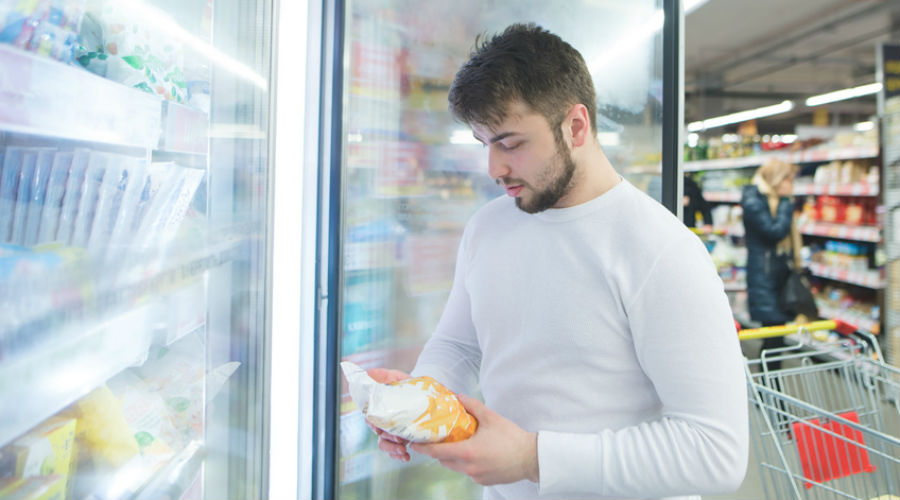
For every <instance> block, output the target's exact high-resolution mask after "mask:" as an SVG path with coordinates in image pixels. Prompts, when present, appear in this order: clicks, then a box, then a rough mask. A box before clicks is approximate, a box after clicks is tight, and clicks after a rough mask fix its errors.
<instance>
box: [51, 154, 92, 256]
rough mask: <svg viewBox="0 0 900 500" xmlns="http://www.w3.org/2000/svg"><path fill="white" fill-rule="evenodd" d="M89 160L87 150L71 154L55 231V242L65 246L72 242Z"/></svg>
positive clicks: (89, 156) (89, 155)
mask: <svg viewBox="0 0 900 500" xmlns="http://www.w3.org/2000/svg"><path fill="white" fill-rule="evenodd" d="M90 158H91V152H90V151H89V150H87V149H77V150H75V152H74V153H73V154H72V165H71V166H70V167H69V175H68V176H67V177H66V188H65V192H64V193H63V199H62V205H61V206H60V210H59V227H58V228H57V230H56V241H59V242H60V243H63V244H66V245H68V244H69V243H71V242H72V232H73V231H74V229H75V217H76V216H77V215H78V205H79V203H80V202H81V186H83V185H84V174H85V172H86V171H87V165H88V162H89V161H90Z"/></svg>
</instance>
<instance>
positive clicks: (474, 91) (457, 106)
mask: <svg viewBox="0 0 900 500" xmlns="http://www.w3.org/2000/svg"><path fill="white" fill-rule="evenodd" d="M448 100H449V102H450V112H451V113H453V115H454V116H455V117H456V118H457V119H459V120H461V121H463V122H465V123H466V124H468V125H470V126H471V125H476V124H480V125H487V126H489V127H493V126H497V125H499V124H500V123H502V122H503V120H504V119H506V112H507V109H508V106H509V105H510V104H511V103H512V102H514V101H521V102H523V103H525V104H527V105H528V106H529V107H530V108H531V109H533V110H534V111H536V112H538V113H540V114H541V115H543V116H544V117H545V118H546V119H547V121H548V122H549V123H550V126H551V127H552V128H553V131H554V134H559V133H560V132H559V131H558V129H559V125H560V124H561V123H562V121H563V119H564V118H565V116H566V114H567V113H568V111H569V109H571V107H572V106H573V105H575V104H579V103H580V104H583V105H584V106H585V107H586V108H587V110H588V117H589V119H590V126H591V130H592V131H595V132H596V126H595V124H594V121H595V120H596V118H595V116H596V113H597V97H596V93H595V91H594V83H593V81H592V80H591V74H590V72H589V71H588V68H587V64H585V62H584V58H582V57H581V54H580V53H579V52H578V51H577V50H575V48H574V47H572V46H571V45H569V44H568V43H566V42H565V41H564V40H563V39H562V38H560V37H559V36H557V35H555V34H553V33H550V32H549V31H547V30H545V29H544V28H541V27H540V26H537V25H535V24H534V23H528V24H513V25H510V26H509V27H508V28H506V29H505V30H504V31H503V33H500V34H499V35H494V36H492V37H490V38H488V37H486V36H482V35H479V36H478V38H476V39H475V47H474V49H473V50H472V52H471V53H470V54H469V60H468V62H466V63H465V64H464V65H463V66H462V67H461V68H460V69H459V71H457V73H456V78H454V80H453V85H451V87H450V95H449V97H448Z"/></svg>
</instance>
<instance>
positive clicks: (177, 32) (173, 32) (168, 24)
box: [124, 1, 269, 91]
mask: <svg viewBox="0 0 900 500" xmlns="http://www.w3.org/2000/svg"><path fill="white" fill-rule="evenodd" d="M124 6H125V8H127V9H128V10H130V11H131V13H132V14H134V15H135V17H137V18H140V19H142V20H143V21H145V22H147V23H148V24H150V25H151V26H153V28H154V29H156V30H158V31H162V32H164V33H166V34H168V35H170V36H171V37H173V38H175V39H177V40H180V41H181V42H183V43H184V44H185V45H187V46H189V47H190V48H192V49H194V50H195V51H197V52H198V53H199V54H201V55H203V56H205V57H206V58H208V59H209V60H210V61H211V62H213V63H214V64H216V65H217V66H219V67H220V68H222V69H224V70H226V71H229V72H231V73H233V74H235V75H237V76H239V77H241V78H243V79H245V80H248V81H249V82H250V83H252V84H254V85H256V86H257V87H259V88H260V89H262V90H263V91H267V90H268V88H269V85H268V83H267V82H266V79H265V78H263V77H262V76H260V75H259V73H257V72H256V71H254V70H253V68H251V67H249V66H247V65H246V64H244V63H242V62H240V61H238V60H237V59H235V58H233V57H231V56H229V55H228V54H225V53H224V52H222V51H221V50H219V49H217V48H215V47H213V46H212V45H211V44H210V43H209V42H206V41H204V40H201V39H200V38H197V37H196V36H194V35H193V34H191V33H190V32H189V31H187V30H185V29H184V28H182V27H181V26H180V25H179V24H178V23H177V22H175V21H174V20H172V18H171V17H169V16H167V15H166V14H165V13H163V12H162V11H160V10H158V9H156V8H154V7H151V6H149V5H147V4H145V3H143V2H140V1H130V2H125V3H124Z"/></svg>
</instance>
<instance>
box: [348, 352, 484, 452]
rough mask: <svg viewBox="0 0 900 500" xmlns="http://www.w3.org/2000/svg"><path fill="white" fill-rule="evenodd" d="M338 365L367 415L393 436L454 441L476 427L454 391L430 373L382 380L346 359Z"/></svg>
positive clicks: (460, 438) (467, 436)
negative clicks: (428, 375) (383, 381)
mask: <svg viewBox="0 0 900 500" xmlns="http://www.w3.org/2000/svg"><path fill="white" fill-rule="evenodd" d="M341 369H342V370H343V371H344V377H346V378H347V383H348V384H349V386H350V397H351V398H352V399H353V402H354V403H356V406H358V407H359V408H360V410H362V412H363V413H364V414H365V415H366V419H367V420H368V421H369V422H370V423H371V424H372V425H374V426H376V427H378V428H380V429H382V430H384V431H386V432H389V433H391V434H393V435H395V436H400V437H402V438H404V439H407V440H409V441H411V442H414V443H437V442H453V441H462V440H464V439H468V438H469V437H471V436H472V435H473V434H475V430H476V429H477V428H478V422H477V421H476V420H475V417H473V416H472V415H470V414H469V413H468V412H466V409H465V408H464V407H463V405H462V403H460V402H459V399H458V398H457V397H456V395H455V394H454V393H453V392H451V391H450V390H449V389H447V388H446V387H444V386H443V385H441V384H440V383H439V382H437V381H436V380H434V379H433V378H431V377H416V378H409V379H406V380H401V381H399V382H394V383H391V384H381V383H379V382H376V381H375V380H374V379H372V377H370V376H369V375H368V374H367V373H366V371H365V370H363V369H362V368H360V367H359V366H357V365H355V364H353V363H351V362H349V361H344V362H342V363H341Z"/></svg>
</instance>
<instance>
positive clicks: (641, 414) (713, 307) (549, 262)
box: [413, 180, 748, 498]
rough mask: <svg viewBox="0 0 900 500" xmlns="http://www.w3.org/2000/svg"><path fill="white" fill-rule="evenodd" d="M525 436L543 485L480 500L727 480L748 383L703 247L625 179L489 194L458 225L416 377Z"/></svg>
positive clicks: (699, 485) (738, 450)
mask: <svg viewBox="0 0 900 500" xmlns="http://www.w3.org/2000/svg"><path fill="white" fill-rule="evenodd" d="M426 374H427V375H431V376H433V377H435V378H436V379H437V380H440V381H442V382H444V383H445V384H446V385H448V386H449V387H450V388H451V389H453V390H455V391H458V392H464V393H465V392H470V391H471V390H472V387H473V383H475V382H476V381H477V383H479V384H480V388H481V392H482V395H483V396H484V400H485V403H486V405H487V406H488V407H489V408H491V409H492V410H494V411H496V412H498V413H499V414H501V415H503V416H504V417H506V418H508V419H510V420H512V421H514V422H516V423H517V424H518V425H519V426H521V427H522V428H523V429H525V430H527V431H531V432H538V462H539V464H538V465H539V469H540V482H539V483H532V482H530V481H520V482H517V483H512V484H507V485H498V486H494V487H489V488H486V490H485V497H486V498H548V497H561V498H598V497H613V498H654V497H665V496H675V495H694V494H712V493H721V492H726V491H731V490H734V489H737V488H738V486H740V483H741V481H742V479H743V477H744V473H745V471H746V466H747V453H748V450H747V446H748V430H747V390H746V382H745V378H744V371H743V364H742V358H741V354H740V347H739V345H738V340H737V336H736V334H735V328H734V322H733V319H732V315H731V310H730V307H729V304H728V299H727V297H726V295H725V292H724V289H723V285H722V281H721V280H720V279H719V277H718V274H717V273H716V270H715V267H714V265H713V263H712V260H711V259H710V257H709V254H708V252H707V251H706V249H705V247H704V245H703V243H702V242H701V241H700V240H699V238H697V237H696V236H695V235H694V234H692V233H691V232H690V231H689V230H688V229H687V228H686V227H685V226H684V225H683V224H681V223H680V222H679V221H678V220H677V219H676V218H675V217H674V216H673V215H672V214H671V213H669V212H668V211H666V210H665V208H664V207H662V206H661V205H660V204H658V203H656V202H655V201H653V200H652V199H651V198H650V197H648V196H647V195H646V194H644V193H643V192H641V191H639V190H638V189H637V188H635V187H634V186H632V185H631V184H630V183H628V182H627V181H625V180H622V181H621V182H620V183H619V184H617V185H616V186H615V187H614V188H612V189H611V190H609V191H607V192H606V193H604V194H603V195H601V196H600V197H598V198H595V199H593V200H591V201H589V202H587V203H584V204H582V205H578V206H574V207H569V208H563V209H550V210H547V211H544V212H541V213H537V214H533V215H529V214H526V213H524V212H522V211H520V210H519V209H518V208H516V207H515V204H514V201H513V199H511V198H507V197H503V198H498V199H496V200H493V201H491V202H489V203H488V204H486V205H485V206H484V207H483V208H482V209H480V210H479V211H478V212H477V213H476V214H475V215H474V216H473V217H472V219H471V220H470V221H469V223H468V224H467V225H466V229H465V232H464V234H463V238H462V242H461V244H460V248H459V254H458V259H457V264H456V271H455V278H454V284H453V288H452V290H451V292H450V296H449V299H448V302H447V305H446V309H445V310H444V313H443V315H442V317H441V319H440V321H439V324H438V326H437V329H436V330H435V332H434V333H433V335H432V337H431V339H430V340H429V341H428V343H427V344H426V346H425V348H424V350H423V352H422V354H421V356H420V357H419V360H418V363H417V365H416V368H415V370H414V371H413V375H415V376H419V375H426Z"/></svg>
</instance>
